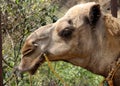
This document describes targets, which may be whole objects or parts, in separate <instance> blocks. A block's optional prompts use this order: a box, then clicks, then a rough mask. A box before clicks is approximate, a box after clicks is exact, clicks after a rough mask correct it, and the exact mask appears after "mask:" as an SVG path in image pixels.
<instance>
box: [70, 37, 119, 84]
mask: <svg viewBox="0 0 120 86" xmlns="http://www.w3.org/2000/svg"><path fill="white" fill-rule="evenodd" d="M105 40H106V41H105V42H104V44H103V46H101V47H98V48H97V47H96V49H95V50H94V51H93V54H92V55H90V56H89V57H86V58H79V57H77V58H73V59H69V60H68V61H69V62H70V63H72V64H74V65H77V66H81V67H83V68H85V69H87V70H89V71H91V72H93V73H95V74H98V75H102V76H104V77H107V76H108V73H109V72H110V70H111V68H112V66H113V64H115V63H116V60H117V58H120V48H119V42H118V40H117V39H114V38H113V37H112V36H111V37H110V36H108V37H107V38H106V39H105ZM113 81H114V84H115V86H119V85H120V69H119V70H118V71H117V73H116V75H115V76H114V78H113Z"/></svg>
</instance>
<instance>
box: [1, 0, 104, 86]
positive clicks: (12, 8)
mask: <svg viewBox="0 0 120 86" xmlns="http://www.w3.org/2000/svg"><path fill="white" fill-rule="evenodd" d="M0 7H1V9H2V35H3V50H2V53H3V78H4V85H5V86H23V85H24V86H30V84H32V86H63V84H62V83H61V82H60V80H58V78H57V77H56V76H55V75H54V74H53V73H52V72H51V71H50V69H49V67H48V65H47V63H44V64H43V65H42V66H41V67H40V68H39V70H38V71H37V73H36V75H35V76H32V80H31V81H32V82H31V81H30V79H29V74H27V73H24V74H20V73H18V72H16V71H14V67H15V66H17V65H18V64H19V62H20V57H21V55H20V49H21V46H22V44H23V42H24V40H25V38H26V37H27V36H28V35H29V34H30V33H31V32H32V31H34V30H35V29H37V28H39V27H40V26H43V25H46V24H48V23H53V22H55V21H56V20H57V16H56V15H55V12H56V10H57V9H58V6H57V4H53V3H52V1H50V0H1V1H0ZM52 66H53V67H54V69H55V71H56V72H57V73H58V74H59V75H60V76H61V77H62V78H63V79H64V81H65V82H66V83H67V84H68V85H69V86H97V85H98V84H99V83H100V81H101V80H102V78H101V77H100V76H96V75H94V74H92V73H90V72H88V71H87V70H85V69H82V68H80V67H76V66H73V65H71V64H69V63H65V62H54V63H52ZM53 84H54V85H53Z"/></svg>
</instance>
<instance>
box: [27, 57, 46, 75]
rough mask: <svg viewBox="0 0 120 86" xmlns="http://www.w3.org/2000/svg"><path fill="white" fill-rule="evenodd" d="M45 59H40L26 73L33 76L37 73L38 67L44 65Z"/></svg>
mask: <svg viewBox="0 0 120 86" xmlns="http://www.w3.org/2000/svg"><path fill="white" fill-rule="evenodd" d="M44 61H45V59H44V58H41V59H40V61H39V62H37V63H36V64H35V65H34V66H33V67H32V68H31V69H30V70H28V72H29V73H30V74H31V75H34V74H35V72H36V71H37V69H38V68H39V66H40V65H41V64H42V63H44Z"/></svg>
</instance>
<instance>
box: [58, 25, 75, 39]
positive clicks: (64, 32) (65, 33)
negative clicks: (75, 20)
mask: <svg viewBox="0 0 120 86" xmlns="http://www.w3.org/2000/svg"><path fill="white" fill-rule="evenodd" d="M73 31H74V28H73V27H72V26H71V27H66V28H65V29H63V30H62V31H60V32H59V33H58V35H59V36H60V37H63V38H71V36H72V33H73Z"/></svg>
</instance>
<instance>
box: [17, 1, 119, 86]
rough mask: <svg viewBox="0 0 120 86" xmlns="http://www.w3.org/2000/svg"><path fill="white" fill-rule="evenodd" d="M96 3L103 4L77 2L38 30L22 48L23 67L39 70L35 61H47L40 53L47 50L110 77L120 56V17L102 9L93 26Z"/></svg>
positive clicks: (55, 58) (50, 55) (116, 80)
mask: <svg viewBox="0 0 120 86" xmlns="http://www.w3.org/2000/svg"><path fill="white" fill-rule="evenodd" d="M95 5H99V4H97V3H95V2H90V3H87V4H80V5H76V6H74V7H72V8H70V10H68V12H67V13H66V14H65V16H63V17H62V18H60V19H59V20H58V21H57V22H56V23H54V24H51V25H47V26H44V27H41V28H39V29H37V30H36V31H34V32H33V33H32V34H31V35H30V36H29V37H28V38H27V40H26V41H25V44H24V46H23V48H22V54H23V57H22V59H21V63H20V66H19V69H20V70H23V71H24V70H26V71H27V67H28V69H29V70H28V71H30V70H31V71H36V70H37V69H36V66H35V64H36V63H39V64H40V63H42V62H44V59H42V60H39V59H38V58H40V57H39V56H40V54H41V53H43V52H47V55H48V59H49V60H51V61H58V60H62V61H67V62H69V63H72V64H74V65H77V66H81V67H83V68H85V69H87V70H89V71H91V72H93V73H95V74H99V75H102V76H104V77H107V75H108V73H109V71H110V70H111V68H112V67H113V66H115V62H116V60H117V59H118V58H120V57H118V56H119V55H120V43H119V42H120V38H119V33H120V31H119V30H120V23H119V22H120V21H119V20H118V19H116V18H113V17H112V16H110V15H106V14H103V13H102V11H101V14H100V15H101V16H100V17H99V19H98V20H97V23H96V24H95V25H94V27H93V26H92V25H91V24H90V21H89V19H90V11H91V10H90V9H91V8H92V7H93V6H95ZM71 28H72V29H74V31H72V34H71V35H70V37H69V38H66V37H64V35H66V34H65V33H68V34H69V32H64V31H66V30H67V31H69V30H70V29H71ZM61 32H64V33H63V34H62V35H63V37H62V36H61V35H59V34H60V33H61ZM27 53H28V54H27ZM30 63H31V64H30ZM34 67H35V69H34ZM37 67H38V66H37ZM113 81H114V85H115V86H119V85H120V69H119V70H118V72H117V73H116V74H115V77H114V80H113Z"/></svg>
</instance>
